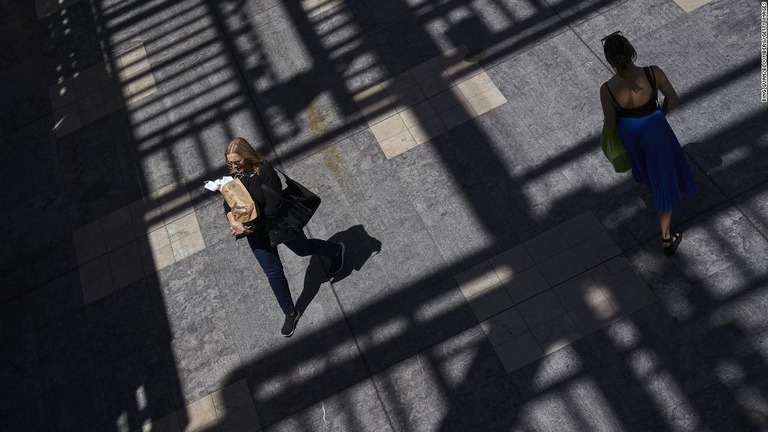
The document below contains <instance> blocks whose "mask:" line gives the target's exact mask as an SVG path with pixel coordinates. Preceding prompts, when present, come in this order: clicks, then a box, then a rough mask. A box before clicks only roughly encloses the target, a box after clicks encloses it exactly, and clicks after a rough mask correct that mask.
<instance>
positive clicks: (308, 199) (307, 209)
mask: <svg viewBox="0 0 768 432" xmlns="http://www.w3.org/2000/svg"><path fill="white" fill-rule="evenodd" d="M272 168H274V169H275V170H276V171H277V172H279V173H280V174H282V175H283V177H285V189H283V190H282V191H280V192H278V191H276V190H274V189H272V188H271V187H269V186H267V185H265V184H263V183H262V185H261V188H262V189H263V190H264V191H265V192H268V193H271V194H272V195H274V196H276V197H277V198H278V199H280V201H282V202H283V205H282V208H281V211H280V213H281V216H282V219H283V221H284V222H285V223H284V224H279V225H283V226H281V227H280V226H279V227H278V228H277V229H274V230H271V231H270V232H269V242H270V244H272V246H277V245H278V244H281V243H285V242H287V241H291V240H293V239H294V238H295V233H291V232H289V231H290V229H293V230H296V231H301V230H302V229H303V228H304V226H306V225H307V223H308V222H309V220H310V219H312V216H313V215H314V214H315V211H317V208H318V207H320V201H321V200H320V197H319V196H317V195H315V193H314V192H312V191H310V190H309V189H307V188H306V187H304V185H302V184H301V183H299V182H297V181H295V180H293V179H291V178H290V177H288V175H286V174H285V173H284V172H283V171H281V170H279V169H277V168H276V167H274V166H272ZM284 225H287V227H286V226H284ZM286 228H290V229H286Z"/></svg>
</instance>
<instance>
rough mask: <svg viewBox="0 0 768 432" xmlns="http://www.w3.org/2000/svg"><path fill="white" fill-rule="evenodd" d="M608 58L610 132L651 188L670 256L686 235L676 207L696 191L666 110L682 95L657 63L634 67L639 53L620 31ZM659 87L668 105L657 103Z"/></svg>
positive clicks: (607, 48) (603, 97)
mask: <svg viewBox="0 0 768 432" xmlns="http://www.w3.org/2000/svg"><path fill="white" fill-rule="evenodd" d="M603 50H604V52H605V59H606V60H607V61H608V64H610V65H611V67H612V68H613V70H614V71H615V72H616V73H615V74H614V75H613V77H611V79H609V80H608V81H607V82H605V83H604V84H603V85H602V86H600V102H601V104H602V106H603V115H604V116H605V119H604V123H603V127H604V128H605V129H606V130H614V129H618V133H619V138H620V139H621V142H622V143H623V144H624V149H625V150H626V152H627V156H628V158H629V164H630V166H631V168H632V176H633V177H634V179H635V181H636V182H638V183H643V184H645V185H647V186H648V187H649V188H650V189H651V193H652V194H653V199H654V202H655V206H656V210H657V211H658V216H659V225H660V227H661V247H662V249H663V251H664V253H665V254H666V255H672V254H674V253H675V251H676V250H677V247H678V245H679V244H680V241H681V240H682V239H683V235H682V233H680V232H678V231H675V230H674V229H672V228H671V223H672V210H673V209H674V208H676V207H677V206H678V205H680V195H681V193H682V192H685V193H689V194H693V193H696V190H697V188H696V183H695V182H694V180H693V175H692V174H691V168H690V167H689V166H688V162H687V161H686V160H685V155H684V154H683V150H682V149H681V148H680V142H679V141H678V140H677V137H676V136H675V133H674V132H673V131H672V128H671V127H670V126H669V123H668V122H667V119H666V117H664V116H665V114H667V113H668V112H669V110H670V109H671V108H672V107H673V106H674V105H675V103H676V102H677V93H675V89H674V88H672V84H670V83H669V80H668V79H667V76H666V74H664V71H662V70H661V69H660V68H659V67H658V66H646V67H644V68H641V67H639V66H635V63H634V62H635V59H636V58H637V53H636V52H635V48H634V47H633V46H632V45H631V44H630V43H629V41H628V40H627V39H626V38H625V37H624V36H622V35H621V32H616V33H613V34H611V35H608V36H606V37H604V38H603ZM658 90H660V91H661V93H663V94H664V104H663V106H662V107H661V108H659V107H658V102H657V97H658Z"/></svg>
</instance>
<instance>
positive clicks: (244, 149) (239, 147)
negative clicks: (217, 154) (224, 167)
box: [224, 137, 267, 174]
mask: <svg viewBox="0 0 768 432" xmlns="http://www.w3.org/2000/svg"><path fill="white" fill-rule="evenodd" d="M232 153H235V154H237V155H238V156H240V157H241V158H243V161H245V163H247V164H248V165H249V166H250V167H251V168H252V169H253V171H254V172H255V173H256V174H258V173H259V167H260V166H261V164H262V163H264V162H266V161H267V159H266V158H265V157H264V156H262V155H261V154H259V152H257V151H256V150H255V149H254V148H253V147H252V146H251V145H250V144H248V141H246V140H245V138H240V137H237V138H235V139H233V140H232V141H230V142H229V144H227V148H226V150H224V162H226V163H229V161H228V160H227V155H229V154H232ZM229 172H230V173H232V174H234V173H236V172H237V170H236V169H235V168H234V167H230V169H229Z"/></svg>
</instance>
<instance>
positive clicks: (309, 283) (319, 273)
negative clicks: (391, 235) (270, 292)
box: [296, 225, 381, 314]
mask: <svg viewBox="0 0 768 432" xmlns="http://www.w3.org/2000/svg"><path fill="white" fill-rule="evenodd" d="M328 241H331V242H342V243H344V245H345V246H346V251H345V258H344V267H342V269H341V270H339V272H338V273H336V274H334V275H333V276H331V275H329V274H328V265H329V263H330V262H329V261H330V260H329V259H328V258H324V257H320V256H313V257H312V259H310V261H309V266H307V272H306V274H305V275H304V289H303V290H302V291H301V294H300V295H299V298H298V299H297V300H296V309H298V310H299V311H300V312H301V313H302V314H304V311H305V310H306V309H307V307H309V304H310V303H311V302H312V299H314V298H315V296H316V295H317V292H318V291H319V290H320V286H321V285H322V284H324V283H325V282H328V281H330V282H331V283H335V282H339V281H341V280H343V279H344V278H346V277H347V276H349V275H350V274H352V271H360V269H362V268H363V266H364V265H365V262H366V261H368V259H369V258H370V257H372V256H374V255H375V254H377V253H379V252H381V242H380V241H379V240H378V239H376V238H374V237H371V236H370V235H369V234H368V233H367V232H366V231H365V228H364V227H363V226H362V225H355V226H353V227H350V228H348V229H346V230H344V231H342V232H339V233H336V234H334V235H333V236H332V237H331V238H329V239H328Z"/></svg>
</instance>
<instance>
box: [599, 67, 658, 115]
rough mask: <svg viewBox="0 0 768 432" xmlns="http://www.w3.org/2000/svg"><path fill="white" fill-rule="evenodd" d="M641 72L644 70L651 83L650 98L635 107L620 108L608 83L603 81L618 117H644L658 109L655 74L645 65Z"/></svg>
mask: <svg viewBox="0 0 768 432" xmlns="http://www.w3.org/2000/svg"><path fill="white" fill-rule="evenodd" d="M643 72H645V77H646V78H647V79H648V82H649V83H650V84H651V98H650V99H648V102H646V103H645V104H643V105H642V106H639V107H636V108H622V107H620V106H619V103H618V102H616V98H615V97H614V96H613V93H612V92H611V88H610V87H608V83H607V82H606V83H605V88H606V89H608V94H610V95H611V99H613V104H614V106H615V107H616V115H617V116H618V117H632V118H637V117H645V116H647V115H648V114H651V113H652V112H654V111H656V110H657V109H659V107H658V102H657V99H658V98H659V92H658V90H657V89H656V74H655V73H654V72H653V69H652V68H651V67H649V66H646V67H644V68H643Z"/></svg>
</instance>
